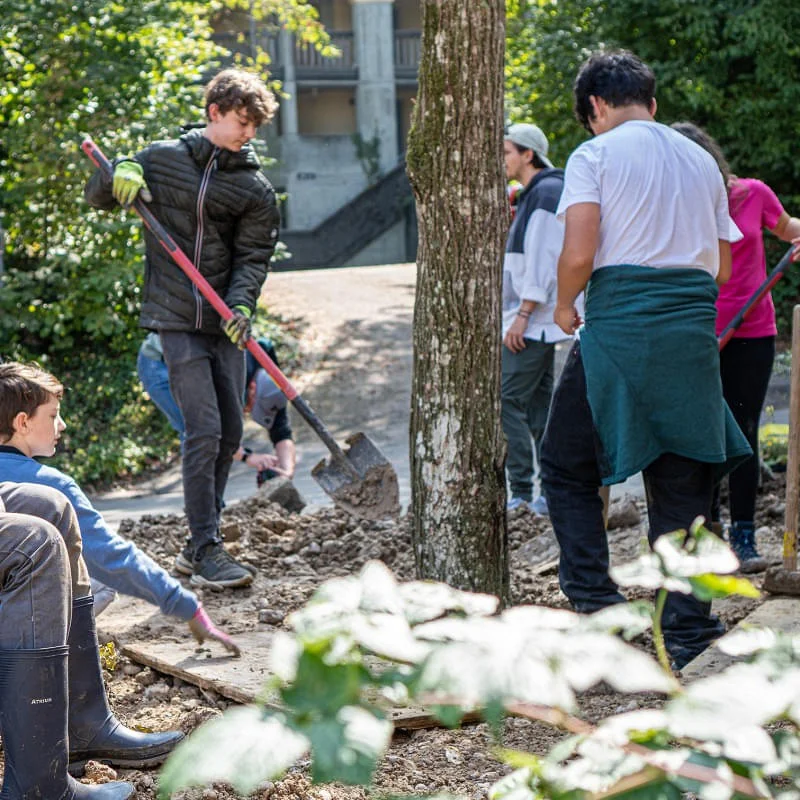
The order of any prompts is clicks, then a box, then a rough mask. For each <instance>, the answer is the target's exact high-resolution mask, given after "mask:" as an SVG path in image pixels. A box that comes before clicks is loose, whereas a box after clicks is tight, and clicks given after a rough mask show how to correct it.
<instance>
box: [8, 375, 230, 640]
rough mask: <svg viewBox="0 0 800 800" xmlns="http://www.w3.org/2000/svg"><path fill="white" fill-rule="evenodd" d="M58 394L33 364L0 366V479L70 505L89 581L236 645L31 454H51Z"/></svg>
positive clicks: (74, 488)
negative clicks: (43, 489) (38, 488)
mask: <svg viewBox="0 0 800 800" xmlns="http://www.w3.org/2000/svg"><path fill="white" fill-rule="evenodd" d="M63 392H64V388H63V386H62V385H61V384H60V383H59V382H58V381H57V380H56V378H55V377H53V376H52V375H50V374H49V373H47V372H45V371H44V370H42V369H40V368H39V367H37V366H36V365H34V364H21V363H18V362H13V361H12V362H8V363H3V364H0V482H3V481H14V482H17V483H19V482H25V483H35V484H41V485H44V486H50V487H52V488H54V489H57V490H58V491H59V492H61V493H62V494H63V495H64V496H65V497H66V498H67V499H68V500H69V501H70V503H71V505H72V507H73V508H74V509H75V513H76V514H77V517H78V523H79V526H80V532H81V536H82V537H83V557H84V560H85V561H86V565H87V567H88V569H89V574H90V576H91V577H92V578H93V579H95V580H97V581H100V582H101V583H103V584H105V585H106V586H108V587H110V588H112V589H115V590H116V591H118V592H121V593H122V594H128V595H132V596H133V597H138V598H140V599H142V600H146V601H147V602H148V603H152V604H153V605H156V606H158V607H159V609H161V611H162V613H164V614H169V615H171V616H175V617H178V618H179V619H182V620H185V621H186V622H188V624H189V629H190V630H191V632H192V634H193V635H194V636H195V638H196V639H197V640H198V641H201V642H202V641H204V640H205V639H216V640H217V641H218V642H220V643H222V645H223V646H224V647H225V648H226V649H228V650H229V651H231V652H233V653H236V654H238V652H239V649H238V647H237V646H236V644H234V642H233V640H232V639H231V638H230V636H228V634H226V633H225V632H224V631H222V630H220V629H219V628H217V627H216V626H215V625H214V623H213V622H212V621H211V619H210V618H209V616H208V614H207V613H206V611H205V610H204V609H203V607H202V605H201V603H200V601H199V600H198V599H197V596H196V595H195V594H193V593H192V592H190V591H188V590H187V589H185V588H184V587H183V586H182V585H181V584H180V583H179V582H178V581H177V580H176V579H175V578H173V577H172V576H171V575H169V573H167V572H166V570H164V569H162V568H161V567H160V566H159V565H158V564H156V563H155V561H153V560H152V559H151V558H150V557H149V556H147V555H145V554H144V553H143V552H142V551H141V550H139V548H138V547H136V545H134V544H133V543H132V542H129V541H127V540H126V539H123V538H122V537H121V536H119V535H117V534H116V533H114V532H113V531H111V530H110V529H109V528H108V526H107V525H106V523H105V521H104V520H103V518H102V516H100V514H99V513H98V512H97V511H96V510H95V508H94V506H92V504H91V502H90V501H89V498H88V497H86V495H85V494H84V493H83V492H82V491H81V489H80V487H79V486H78V484H77V483H75V481H74V480H73V479H72V478H70V477H69V476H68V475H65V474H64V473H63V472H60V471H59V470H57V469H54V468H53V467H48V466H46V465H44V464H40V463H39V462H38V461H35V460H34V459H35V458H37V457H42V456H44V457H48V456H52V455H53V453H55V449H56V445H57V443H58V440H59V438H60V436H61V433H62V432H63V431H64V429H65V428H66V425H65V423H64V421H63V420H62V419H61V415H60V402H61V397H62V396H63Z"/></svg>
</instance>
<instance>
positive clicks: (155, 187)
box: [85, 130, 280, 335]
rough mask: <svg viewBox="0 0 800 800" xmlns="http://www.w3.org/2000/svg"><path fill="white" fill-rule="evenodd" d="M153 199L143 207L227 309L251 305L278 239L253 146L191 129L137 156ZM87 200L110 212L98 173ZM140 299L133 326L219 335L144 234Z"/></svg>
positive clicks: (107, 187) (199, 300)
mask: <svg viewBox="0 0 800 800" xmlns="http://www.w3.org/2000/svg"><path fill="white" fill-rule="evenodd" d="M136 161H138V162H139V163H140V164H141V165H142V168H143V170H144V177H145V180H146V181H147V185H148V187H149V189H150V192H151V193H152V195H153V200H152V202H151V203H148V208H150V210H151V211H152V212H153V214H154V215H155V216H156V218H157V219H158V220H159V221H160V222H161V223H162V224H163V225H164V227H165V228H167V230H168V231H169V232H170V233H171V234H172V236H173V237H174V239H175V241H176V242H177V244H178V245H179V247H180V248H181V249H182V250H183V251H184V252H185V253H186V255H187V256H189V258H190V259H191V260H192V261H193V262H194V264H195V266H196V267H197V268H198V269H199V270H200V273H201V274H202V275H203V277H204V278H205V279H206V280H207V281H208V282H209V283H210V284H211V286H213V287H214V289H215V290H216V291H217V292H218V293H219V294H220V295H221V297H222V299H223V300H224V301H225V302H226V303H227V305H228V306H229V307H233V306H237V305H243V306H247V307H248V308H249V309H250V310H251V311H252V310H253V309H254V308H255V305H256V300H257V299H258V294H259V292H260V290H261V285H262V284H263V283H264V280H265V279H266V277H267V267H268V265H269V260H270V258H271V257H272V253H273V251H274V249H275V244H276V243H277V241H278V229H279V226H280V215H279V214H278V209H277V206H276V202H275V192H274V191H273V189H272V186H271V185H270V183H269V181H268V180H267V179H266V178H265V177H264V174H263V173H262V172H261V169H260V165H259V162H258V158H257V157H256V154H255V153H254V152H253V149H252V148H251V147H250V146H249V145H248V146H245V147H243V148H242V149H241V150H240V151H239V152H238V153H234V152H232V151H230V150H224V149H220V148H219V147H216V146H215V145H214V144H212V142H211V141H210V140H209V139H207V138H206V137H205V136H203V131H202V130H192V131H189V132H188V133H186V134H184V135H183V136H181V137H180V139H173V140H170V141H164V142H155V143H154V144H152V145H150V146H149V147H147V148H146V149H144V150H143V151H142V152H141V153H139V154H138V155H137V156H136ZM85 195H86V199H87V201H88V202H89V204H90V205H92V206H95V207H96V208H102V209H112V208H115V207H116V205H117V203H116V201H115V200H114V198H113V196H112V194H111V179H110V178H109V177H106V176H105V175H104V174H103V173H102V172H100V171H98V172H97V173H95V175H93V176H92V178H91V179H90V180H89V182H88V183H87V184H86V190H85ZM145 243H146V261H145V279H144V297H143V301H142V309H141V314H140V317H139V323H140V325H141V326H142V327H143V328H149V329H151V330H171V331H200V332H203V333H216V334H220V335H222V331H221V329H220V318H219V315H218V314H217V312H216V311H214V309H213V308H212V307H211V305H210V304H209V303H208V301H206V300H205V299H204V298H203V297H202V296H201V295H200V293H199V291H198V290H197V289H196V288H195V287H194V286H193V285H192V283H191V281H190V280H189V278H188V277H187V276H186V275H185V274H184V272H183V271H182V270H181V269H180V267H178V265H177V264H176V263H175V262H174V261H173V260H172V258H171V257H170V256H169V254H168V253H167V251H166V250H164V248H163V247H162V246H161V245H160V244H159V243H158V240H157V239H156V238H155V237H154V236H153V235H152V234H151V233H150V231H148V230H145Z"/></svg>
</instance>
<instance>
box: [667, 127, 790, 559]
mask: <svg viewBox="0 0 800 800" xmlns="http://www.w3.org/2000/svg"><path fill="white" fill-rule="evenodd" d="M672 127H673V128H674V129H675V130H677V131H678V132H679V133H682V134H683V135H684V136H686V137H688V138H689V139H691V140H692V141H693V142H695V143H696V144H698V145H700V146H701V147H702V148H704V149H705V150H707V151H708V152H709V153H711V155H712V156H714V158H715V159H716V161H717V164H718V165H719V168H720V171H721V172H722V175H723V178H725V182H726V185H727V187H728V207H729V210H730V215H731V217H732V218H733V221H734V222H735V223H736V225H737V226H738V228H739V230H740V231H741V232H742V235H743V238H742V239H741V240H740V241H738V242H732V243H731V257H732V268H731V277H730V280H729V281H728V282H727V283H726V284H725V285H724V286H721V287H720V289H719V297H718V298H717V335H718V336H719V334H720V333H721V332H722V330H723V329H724V328H725V327H726V326H727V325H728V323H729V322H730V321H731V320H732V319H733V318H734V317H735V316H736V314H738V313H739V311H741V310H742V308H743V306H744V305H745V303H746V302H747V301H748V300H749V299H750V298H751V297H752V296H753V294H754V293H755V291H756V289H758V287H759V286H760V285H761V284H762V283H763V281H764V278H765V277H766V274H767V262H766V257H765V254H764V237H763V230H764V229H765V228H766V229H767V230H768V231H769V232H770V233H772V234H774V235H775V236H777V237H778V238H779V239H782V240H783V241H785V242H793V243H795V244H798V242H799V241H800V220H799V219H797V218H796V217H790V216H789V214H788V213H787V212H786V211H785V210H784V208H783V206H782V205H781V201H780V200H778V198H777V197H776V195H775V192H773V191H772V189H770V187H769V186H767V184H765V183H762V182H761V181H759V180H756V179H755V178H739V177H737V176H736V175H734V174H732V173H731V170H730V167H729V166H728V163H727V161H726V160H725V157H724V156H723V154H722V151H721V150H720V147H719V145H718V144H717V143H716V142H715V141H714V139H712V138H711V137H710V136H709V135H708V134H707V133H706V132H705V131H704V130H702V128H699V127H698V126H697V125H694V124H692V123H691V122H676V123H674V124H673V125H672ZM798 258H800V245H798V247H796V248H795V252H794V253H793V255H792V260H793V261H797V260H798ZM777 332H778V329H777V327H776V325H775V306H774V304H773V302H772V295H771V294H769V293H767V294H766V295H765V296H764V297H763V298H762V299H761V300H760V301H759V302H758V303H757V304H756V305H755V306H754V307H753V308H752V310H751V311H750V313H749V314H748V315H747V317H745V319H744V321H743V322H742V324H741V325H740V326H739V328H738V329H737V331H736V333H735V334H734V336H733V338H732V339H731V340H730V341H729V342H728V344H727V345H726V346H725V348H724V349H723V350H722V352H721V353H720V371H721V375H722V392H723V395H724V397H725V400H726V401H727V403H728V405H729V406H730V409H731V411H732V412H733V415H734V417H735V418H736V421H737V422H738V423H739V427H740V428H741V429H742V431H743V433H744V434H745V436H746V437H747V440H748V441H749V442H750V447H752V449H753V455H752V456H751V457H750V458H748V459H747V461H745V462H744V463H743V464H741V465H740V466H739V467H737V468H736V469H735V470H734V471H733V472H732V473H731V474H730V476H729V478H728V481H729V484H728V485H729V490H728V496H729V500H728V505H729V507H730V515H731V525H730V528H729V531H728V539H729V541H730V544H731V547H732V548H733V550H734V552H735V553H736V555H737V556H738V558H739V561H740V562H741V565H742V566H741V569H742V572H759V571H761V570H763V569H765V568H766V561H765V560H764V559H763V558H761V556H759V554H758V551H757V549H756V540H755V510H756V493H757V491H758V478H759V461H758V423H759V419H760V417H761V409H762V407H763V405H764V398H765V396H766V393H767V385H768V384H769V378H770V375H771V373H772V362H773V360H774V358H775V335H776V333H777ZM713 519H714V521H715V522H719V520H720V501H719V490H717V492H716V495H715V501H714V509H713Z"/></svg>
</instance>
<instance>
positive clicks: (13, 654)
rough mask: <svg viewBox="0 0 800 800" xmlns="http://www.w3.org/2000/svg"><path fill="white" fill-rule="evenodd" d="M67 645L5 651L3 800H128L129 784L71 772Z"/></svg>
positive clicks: (1, 680) (0, 695)
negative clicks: (82, 779) (88, 782)
mask: <svg viewBox="0 0 800 800" xmlns="http://www.w3.org/2000/svg"><path fill="white" fill-rule="evenodd" d="M67 653H68V648H67V647H48V648H44V649H42V650H0V728H2V732H3V751H4V753H5V773H4V776H3V789H2V792H0V798H2V800H34V798H36V800H89V798H91V800H125V798H127V797H130V796H131V794H133V786H132V785H131V784H130V783H123V782H121V781H114V782H113V783H104V784H103V785H102V786H85V785H84V784H82V783H78V782H77V781H75V780H74V779H73V778H72V777H70V775H69V774H68V773H67V713H68V712H67V707H68V702H69V701H68V699H67Z"/></svg>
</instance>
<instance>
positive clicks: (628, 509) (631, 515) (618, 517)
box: [606, 494, 642, 531]
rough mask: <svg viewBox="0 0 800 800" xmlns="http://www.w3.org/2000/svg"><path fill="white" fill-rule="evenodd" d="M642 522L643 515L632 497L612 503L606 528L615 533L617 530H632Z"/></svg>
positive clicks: (626, 496) (622, 498)
mask: <svg viewBox="0 0 800 800" xmlns="http://www.w3.org/2000/svg"><path fill="white" fill-rule="evenodd" d="M641 520H642V515H641V514H640V513H639V508H638V507H637V505H636V503H635V502H634V501H633V499H632V498H631V497H630V495H627V494H626V495H625V496H624V497H618V498H617V499H616V500H613V501H612V502H611V505H610V506H609V508H608V523H607V525H606V527H607V528H608V530H610V531H613V530H615V529H616V528H632V527H633V526H634V525H638V524H639V523H640V522H641Z"/></svg>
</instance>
